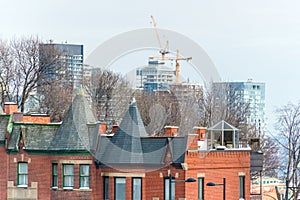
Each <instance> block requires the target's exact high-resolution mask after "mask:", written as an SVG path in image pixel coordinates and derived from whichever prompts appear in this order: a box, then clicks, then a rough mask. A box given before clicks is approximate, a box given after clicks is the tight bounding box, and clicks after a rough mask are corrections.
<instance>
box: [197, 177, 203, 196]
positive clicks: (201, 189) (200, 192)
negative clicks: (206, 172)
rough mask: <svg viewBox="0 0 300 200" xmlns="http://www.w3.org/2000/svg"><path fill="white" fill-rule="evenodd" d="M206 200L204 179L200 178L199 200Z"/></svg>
mask: <svg viewBox="0 0 300 200" xmlns="http://www.w3.org/2000/svg"><path fill="white" fill-rule="evenodd" d="M203 199H204V177H199V178H198V200H203Z"/></svg>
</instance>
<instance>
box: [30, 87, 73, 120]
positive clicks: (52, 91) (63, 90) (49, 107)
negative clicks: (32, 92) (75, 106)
mask: <svg viewBox="0 0 300 200" xmlns="http://www.w3.org/2000/svg"><path fill="white" fill-rule="evenodd" d="M67 86H68V85H65V84H63V83H61V82H59V81H53V82H49V83H44V84H43V85H42V88H39V90H41V91H40V92H38V94H37V95H36V98H37V100H38V102H39V112H40V113H46V114H49V115H50V119H51V121H52V122H60V121H62V120H63V118H64V116H65V114H66V111H67V110H68V108H69V106H70V105H71V103H72V100H73V88H72V87H67Z"/></svg>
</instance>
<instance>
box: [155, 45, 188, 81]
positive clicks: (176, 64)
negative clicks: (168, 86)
mask: <svg viewBox="0 0 300 200" xmlns="http://www.w3.org/2000/svg"><path fill="white" fill-rule="evenodd" d="M149 60H162V61H164V60H170V61H175V75H176V83H179V82H180V77H179V74H180V69H179V68H180V64H179V62H178V61H180V60H186V61H190V60H192V57H180V56H179V50H176V57H164V58H160V57H149Z"/></svg>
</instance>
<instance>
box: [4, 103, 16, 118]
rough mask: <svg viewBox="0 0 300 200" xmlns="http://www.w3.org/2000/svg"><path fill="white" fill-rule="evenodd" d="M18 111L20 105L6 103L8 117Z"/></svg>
mask: <svg viewBox="0 0 300 200" xmlns="http://www.w3.org/2000/svg"><path fill="white" fill-rule="evenodd" d="M17 111H18V105H17V104H16V103H14V102H5V103H4V112H5V114H7V115H10V114H12V113H14V112H17Z"/></svg>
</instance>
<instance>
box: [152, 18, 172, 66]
mask: <svg viewBox="0 0 300 200" xmlns="http://www.w3.org/2000/svg"><path fill="white" fill-rule="evenodd" d="M151 20H152V26H153V28H154V31H155V36H156V39H157V41H158V45H159V48H160V50H159V53H160V54H161V60H162V61H164V60H165V55H166V54H168V53H169V51H168V48H169V42H168V41H166V46H165V48H163V47H162V44H161V40H160V37H159V34H158V31H157V28H156V22H155V20H154V17H153V16H152V15H151Z"/></svg>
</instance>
